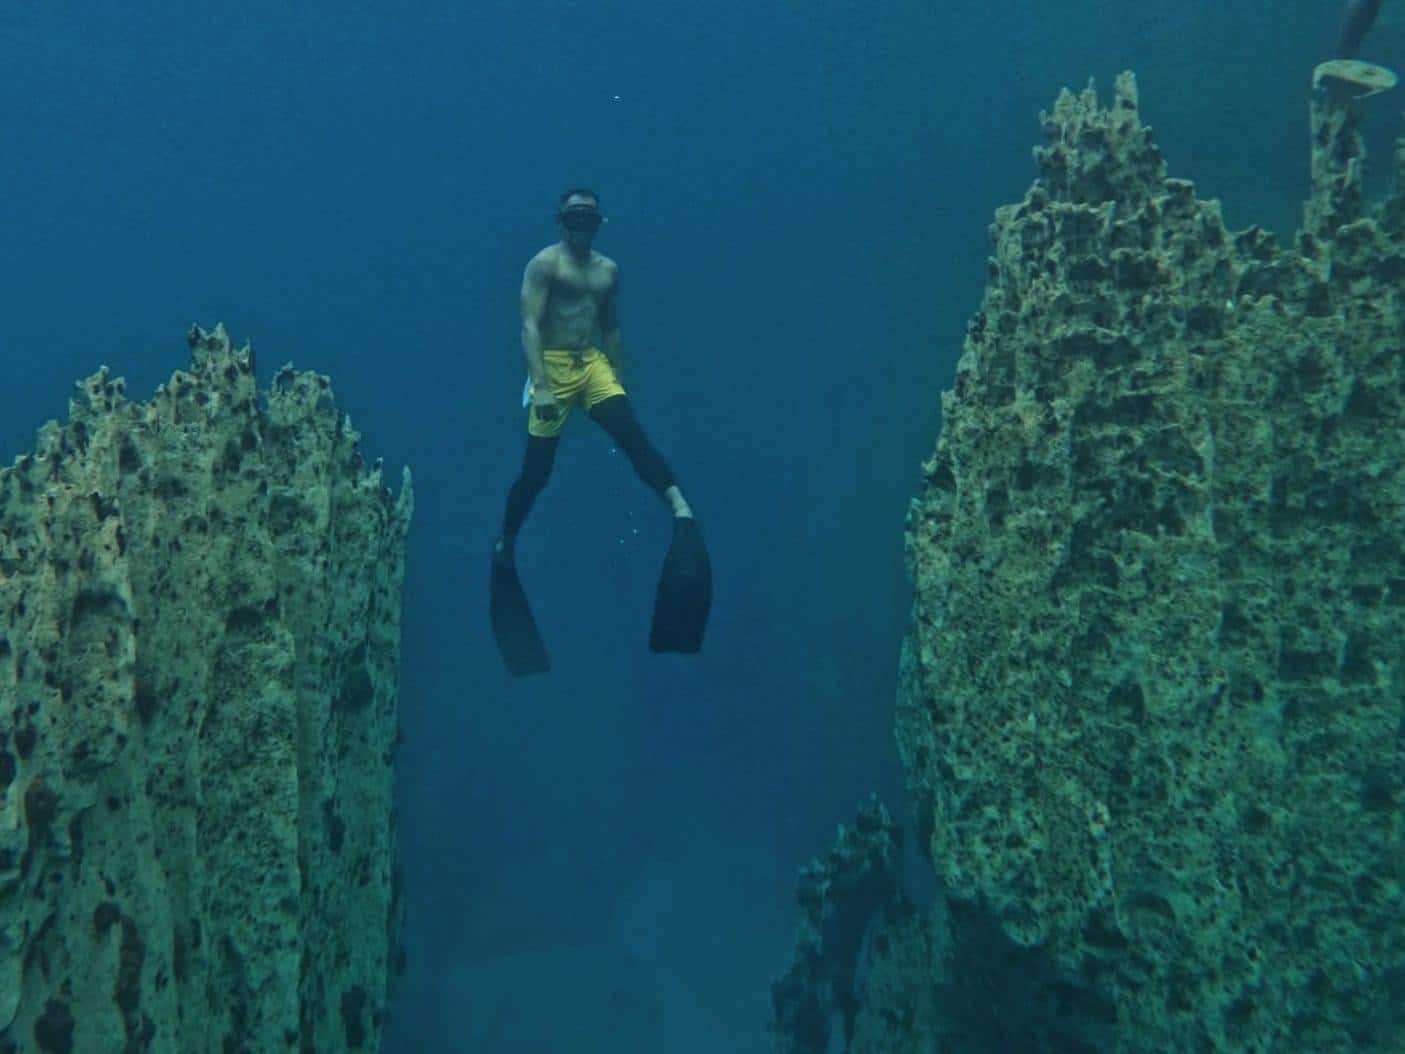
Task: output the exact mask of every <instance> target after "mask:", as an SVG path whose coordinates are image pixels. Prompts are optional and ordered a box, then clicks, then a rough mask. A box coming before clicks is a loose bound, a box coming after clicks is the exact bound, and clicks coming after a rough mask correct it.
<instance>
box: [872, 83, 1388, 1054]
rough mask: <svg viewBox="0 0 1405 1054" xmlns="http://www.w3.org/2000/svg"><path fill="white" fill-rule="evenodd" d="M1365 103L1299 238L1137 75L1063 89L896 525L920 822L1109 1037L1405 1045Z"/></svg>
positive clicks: (904, 740)
mask: <svg viewBox="0 0 1405 1054" xmlns="http://www.w3.org/2000/svg"><path fill="white" fill-rule="evenodd" d="M1356 121H1357V112H1356V111H1355V110H1352V109H1349V108H1346V109H1343V108H1340V106H1339V104H1334V103H1332V102H1331V101H1330V100H1328V99H1326V98H1319V99H1317V100H1316V101H1315V102H1314V103H1313V106H1312V158H1313V162H1312V176H1313V186H1312V196H1311V200H1310V201H1309V203H1308V207H1307V209H1306V215H1305V223H1304V229H1303V231H1302V232H1301V233H1300V235H1299V238H1298V240H1297V244H1296V245H1295V246H1293V247H1290V248H1285V247H1280V246H1279V245H1278V244H1276V242H1275V239H1274V238H1273V237H1272V236H1270V235H1269V234H1267V233H1266V232H1264V231H1262V230H1259V229H1257V228H1251V229H1249V230H1244V231H1238V232H1231V231H1229V230H1227V229H1226V227H1225V224H1224V222H1223V219H1222V217H1221V214H1220V209H1219V206H1218V203H1217V202H1214V201H1205V200H1201V199H1200V198H1198V197H1197V195H1196V192H1195V188H1194V187H1193V186H1192V185H1191V184H1190V183H1188V182H1186V181H1184V180H1180V179H1175V178H1172V177H1169V176H1168V175H1167V173H1166V167H1165V164H1164V162H1163V160H1162V157H1161V155H1160V154H1159V152H1158V150H1157V148H1156V146H1155V145H1154V143H1153V141H1152V137H1151V133H1150V130H1149V129H1148V128H1146V127H1145V126H1144V125H1143V124H1142V123H1141V120H1140V118H1139V115H1138V109H1137V96H1136V88H1135V84H1134V82H1133V80H1132V78H1131V77H1130V75H1123V76H1122V77H1121V78H1119V80H1118V82H1117V85H1116V91H1115V95H1114V98H1113V100H1112V102H1111V104H1110V105H1109V106H1107V107H1103V106H1100V105H1099V103H1098V101H1097V99H1096V97H1095V95H1094V94H1093V92H1092V90H1091V88H1090V89H1089V90H1088V91H1085V92H1083V93H1082V94H1079V95H1074V94H1070V93H1068V92H1065V93H1063V94H1062V95H1061V96H1060V97H1059V99H1058V102H1057V104H1056V105H1055V107H1054V109H1053V112H1052V113H1051V114H1046V115H1044V129H1045V134H1046V138H1047V142H1046V145H1045V146H1044V147H1043V148H1041V149H1039V150H1037V151H1036V158H1037V161H1038V164H1039V168H1040V172H1041V175H1040V178H1039V179H1038V180H1037V182H1036V183H1035V184H1034V186H1033V187H1032V188H1031V189H1030V191H1029V193H1028V194H1027V196H1026V198H1025V200H1024V201H1023V202H1022V203H1020V204H1018V205H1015V206H1011V207H1007V208H1002V209H1001V210H999V212H998V214H997V217H996V222H995V224H994V226H993V228H992V236H993V240H994V253H993V256H992V258H991V261H990V273H989V283H988V287H987V291H986V294H985V298H984V302H983V303H982V305H981V309H980V311H979V312H978V313H977V314H976V316H975V317H974V319H973V321H972V323H971V325H970V328H969V331H968V334H967V337H966V342H965V347H964V351H963V354H962V356H961V359H960V363H959V366H958V368H957V376H956V381H955V387H954V390H952V391H950V392H948V393H946V394H945V395H944V397H943V411H944V412H943V425H942V434H941V437H940V440H939V442H938V445H937V449H936V452H935V454H934V455H933V457H932V458H931V460H930V461H929V462H928V463H927V464H926V465H925V486H924V488H923V489H922V491H921V494H920V496H919V497H918V498H917V500H915V501H914V503H913V505H912V508H911V510H910V513H909V519H908V533H907V542H908V555H909V564H910V570H911V574H912V578H913V581H914V585H915V602H914V605H913V611H912V623H911V629H910V633H909V636H908V639H907V641H906V644H905V647H904V653H903V658H902V671H901V673H902V684H901V688H900V699H899V715H898V729H897V734H898V742H899V746H900V749H901V752H902V756H903V759H904V763H905V765H906V767H907V770H908V774H909V780H910V786H911V789H912V791H913V793H914V795H915V797H916V809H917V813H918V815H919V816H920V817H921V820H922V830H921V832H920V835H921V840H922V842H923V844H924V846H925V847H926V849H927V850H928V851H929V853H930V857H931V860H932V862H933V864H934V866H935V867H936V868H937V870H938V872H939V873H940V876H941V878H942V879H943V882H944V884H945V887H946V889H947V890H948V892H949V894H950V895H951V896H952V897H953V898H954V899H955V900H956V901H957V902H959V903H962V904H966V905H979V906H982V907H983V908H985V909H988V910H989V912H990V913H991V916H992V917H993V919H994V920H995V921H996V923H997V924H998V927H999V929H1000V930H1001V931H1002V932H1003V934H1004V935H1006V936H1007V937H1008V938H1010V939H1011V940H1013V941H1014V942H1015V943H1016V944H1018V945H1021V946H1024V947H1026V948H1029V949H1038V950H1040V951H1041V952H1042V953H1043V954H1045V955H1047V957H1048V959H1049V963H1050V965H1051V968H1053V969H1054V970H1055V971H1056V972H1057V974H1058V976H1059V977H1060V978H1061V980H1060V981H1059V983H1060V984H1062V985H1066V986H1072V987H1073V988H1078V989H1080V990H1081V991H1082V993H1083V996H1086V997H1087V1000H1088V1001H1086V1002H1084V1003H1082V1004H1081V1005H1083V1006H1085V1007H1092V1008H1094V1009H1093V1010H1092V1011H1091V1012H1090V1013H1089V1014H1088V1017H1089V1018H1090V1019H1095V1018H1097V1017H1098V1016H1100V1013H1101V1012H1100V1011H1099V1010H1097V1009H1096V1008H1098V1007H1100V1006H1105V1007H1106V1008H1107V1012H1106V1015H1105V1016H1106V1017H1107V1019H1108V1023H1111V1024H1112V1025H1113V1026H1114V1031H1115V1036H1114V1038H1113V1039H1111V1040H1109V1041H1108V1044H1107V1045H1108V1046H1109V1047H1115V1049H1119V1050H1124V1051H1192V1050H1194V1051H1261V1052H1262V1051H1270V1050H1273V1051H1286V1050H1301V1051H1307V1050H1311V1051H1314V1052H1329V1051H1348V1050H1350V1051H1379V1052H1385V1051H1393V1052H1398V1051H1400V1050H1401V1046H1400V1042H1401V1041H1400V1037H1401V1036H1402V1035H1405V924H1402V921H1401V920H1402V919H1405V818H1402V805H1405V649H1403V648H1402V644H1401V642H1402V641H1405V456H1402V455H1405V440H1403V439H1402V436H1405V140H1402V142H1401V145H1400V148H1399V149H1398V150H1397V153H1396V158H1395V165H1396V176H1397V182H1396V187H1395V190H1394V192H1393V194H1392V196H1391V197H1390V198H1389V200H1387V201H1385V202H1383V203H1380V204H1378V205H1375V206H1372V205H1371V204H1370V203H1368V202H1365V201H1364V200H1363V197H1362V193H1361V159H1362V147H1361V141H1360V137H1359V136H1358V135H1357V133H1356ZM950 953H951V950H950V949H948V954H950ZM959 954H960V955H962V956H965V957H966V958H967V960H968V962H970V961H974V960H973V959H972V958H971V957H972V956H979V954H980V950H979V949H978V948H975V949H971V948H967V949H960V950H959ZM932 969H933V970H934V971H935V970H936V969H937V967H936V966H933V967H932ZM1070 990H1072V989H1070ZM1083 996H1080V997H1079V998H1080V999H1082V998H1083ZM853 1049H855V1050H859V1049H861V1048H859V1047H858V1046H855V1047H854V1048H853ZM862 1049H869V1050H877V1049H894V1050H897V1049H904V1050H913V1051H916V1050H919V1049H920V1050H926V1049H928V1048H927V1047H925V1046H923V1047H919V1046H916V1045H912V1046H906V1047H900V1046H892V1047H879V1046H876V1045H875V1046H871V1047H866V1048H862ZM933 1049H936V1048H933ZM1029 1049H1034V1048H1032V1047H1031V1048H1029ZM1079 1049H1084V1048H1079ZM1088 1049H1101V1044H1098V1045H1094V1044H1093V1043H1092V1041H1089V1046H1088Z"/></svg>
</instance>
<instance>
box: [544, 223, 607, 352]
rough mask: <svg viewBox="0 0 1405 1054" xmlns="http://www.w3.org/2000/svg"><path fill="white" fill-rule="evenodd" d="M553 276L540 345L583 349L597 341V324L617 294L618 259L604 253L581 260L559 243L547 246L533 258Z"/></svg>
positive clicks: (570, 349)
mask: <svg viewBox="0 0 1405 1054" xmlns="http://www.w3.org/2000/svg"><path fill="white" fill-rule="evenodd" d="M532 263H533V264H538V265H540V266H542V268H543V269H544V270H545V271H546V273H547V274H548V275H549V276H550V292H549V293H548V294H547V298H546V307H545V309H544V311H543V313H542V319H541V323H540V329H541V346H542V347H543V348H547V349H550V348H559V349H562V350H565V351H584V350H585V349H586V348H589V347H591V346H592V345H593V344H594V343H595V332H596V327H597V324H598V323H599V322H600V320H601V313H602V311H603V310H604V309H605V307H606V305H607V302H608V300H609V298H610V296H611V295H612V294H613V293H614V289H615V277H616V272H617V268H616V266H615V261H613V260H611V259H610V258H609V257H608V256H605V255H604V254H602V253H598V252H595V251H594V250H592V251H591V253H590V259H589V260H579V259H577V258H575V257H574V256H572V255H571V253H570V252H568V251H566V250H565V249H563V248H562V247H561V246H560V245H548V246H547V247H546V248H545V249H543V250H542V251H541V252H539V253H537V255H536V257H535V258H534V259H533V261H532Z"/></svg>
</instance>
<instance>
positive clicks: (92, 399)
mask: <svg viewBox="0 0 1405 1054" xmlns="http://www.w3.org/2000/svg"><path fill="white" fill-rule="evenodd" d="M190 339H191V345H192V349H193V361H192V364H191V367H190V369H189V371H188V372H187V371H180V372H177V373H176V374H175V375H174V376H173V377H172V378H171V380H170V383H168V384H166V385H164V386H163V387H162V388H161V389H159V390H158V392H157V394H156V396H155V398H153V399H152V400H151V401H150V402H147V403H133V402H129V401H128V400H127V399H126V397H125V395H124V392H123V385H122V382H121V381H120V380H115V379H113V378H111V377H109V376H108V374H107V371H106V370H103V371H101V372H99V373H98V374H96V375H95V376H93V377H91V378H89V379H88V380H87V381H85V382H83V383H81V384H79V385H78V386H77V392H76V395H75V397H74V398H73V400H72V403H71V413H70V420H69V422H68V423H67V424H66V425H63V426H59V425H57V424H54V423H50V424H48V425H46V426H45V427H44V428H43V429H41V431H40V434H39V442H38V449H37V450H36V451H35V453H33V454H30V455H26V456H24V457H22V458H20V459H19V460H18V461H17V462H16V463H15V464H14V466H13V467H11V468H6V469H0V1049H18V1050H22V1051H35V1052H50V1051H73V1052H75V1054H106V1052H112V1054H133V1052H152V1054H192V1052H199V1054H205V1052H209V1054H228V1052H230V1051H248V1052H254V1051H259V1052H263V1051H274V1050H291V1051H301V1052H308V1051H314V1050H315V1051H317V1052H319V1054H322V1052H327V1051H342V1050H352V1049H355V1050H365V1051H371V1050H374V1049H376V1047H377V1045H378V1042H379V1036H380V1031H381V1028H380V1026H381V1020H382V1014H383V1010H384V1007H385V1004H386V1000H387V993H388V989H389V985H390V982H391V979H392V977H393V976H394V974H395V969H396V958H397V946H398V936H399V929H400V918H401V905H400V896H399V888H398V882H397V880H396V878H395V835H394V822H393V816H392V783H393V771H392V764H393V754H394V748H395V742H396V736H397V709H396V707H397V695H398V667H399V622H400V583H401V575H402V566H403V547H404V546H403V542H404V535H405V531H406V528H407V526H408V523H409V518H410V512H411V504H412V502H411V495H410V489H409V486H408V483H409V477H408V473H407V474H406V476H405V485H404V486H402V488H401V492H400V496H399V498H398V499H396V498H392V497H391V495H390V493H389V492H388V491H387V490H386V488H385V486H384V485H383V483H382V481H381V473H380V469H379V467H378V466H377V467H374V468H370V469H368V468H367V467H366V466H365V465H363V464H362V460H361V456H360V454H359V453H358V452H357V435H356V433H355V432H354V431H352V430H351V427H350V422H349V421H348V420H347V419H346V418H345V417H344V415H342V414H340V413H338V412H337V410H336V408H335V405H334V403H333V400H332V395H331V390H330V388H329V386H328V383H327V381H326V379H325V378H323V377H318V376H316V375H313V374H305V373H295V372H293V371H292V370H291V369H285V370H284V371H283V372H282V373H280V374H278V376H277V377H276V378H275V379H274V383H273V386H272V389H271V390H270V391H269V392H268V393H267V394H266V396H261V395H260V394H259V393H258V392H257V390H256V388H255V382H254V374H253V356H252V353H251V352H250V351H249V350H248V349H243V350H236V349H233V348H231V347H230V343H229V340H228V338H227V337H226V336H225V333H224V331H223V329H222V328H219V329H216V330H215V331H214V332H213V333H205V332H203V331H201V330H199V329H196V330H194V331H192V333H191V338H190ZM7 1044H8V1046H7Z"/></svg>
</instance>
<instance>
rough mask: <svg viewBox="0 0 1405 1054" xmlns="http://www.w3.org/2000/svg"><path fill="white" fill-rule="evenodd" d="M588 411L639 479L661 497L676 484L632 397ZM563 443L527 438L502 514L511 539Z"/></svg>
mask: <svg viewBox="0 0 1405 1054" xmlns="http://www.w3.org/2000/svg"><path fill="white" fill-rule="evenodd" d="M589 412H590V416H591V418H593V419H594V421H595V422H596V424H598V425H600V427H601V428H603V429H605V431H606V432H608V433H609V434H610V438H611V439H613V440H614V441H615V445H616V446H618V447H619V448H620V449H621V450H623V451H624V452H625V454H626V455H627V456H628V457H629V462H630V464H632V465H633V466H634V471H636V472H638V473H639V478H640V479H642V480H643V481H644V482H645V483H647V484H648V485H649V486H650V487H651V488H652V489H653V490H654V491H656V492H657V493H658V494H659V496H660V497H662V496H663V492H664V491H666V490H668V488H669V487H671V486H673V484H674V480H673V472H672V470H671V469H669V467H668V462H666V461H665V460H664V459H663V456H662V455H661V454H660V453H659V452H658V450H656V449H655V448H654V444H653V443H651V442H649V437H648V436H646V435H645V434H644V430H643V429H642V428H640V427H639V421H638V420H637V419H636V418H635V416H634V407H632V406H631V405H630V403H629V397H628V396H624V395H612V396H610V397H609V398H608V399H602V400H600V402H598V403H596V404H595V405H594V406H593V407H591V409H590V411H589ZM560 442H561V438H560V436H552V437H545V436H534V435H529V436H528V437H527V455H526V457H525V458H524V459H523V461H522V474H521V475H520V476H518V477H517V481H516V482H515V483H513V484H512V490H510V491H509V492H508V495H507V512H506V513H505V514H504V515H503V524H502V531H503V534H505V535H507V536H508V537H511V536H512V535H514V534H516V533H517V531H518V529H519V528H521V526H522V521H524V520H525V519H526V518H527V513H528V512H530V511H531V509H532V503H533V502H534V501H536V500H537V495H538V494H540V493H541V492H542V488H543V487H545V486H546V481H547V479H549V478H550V476H551V466H552V464H553V463H554V462H555V461H556V447H557V445H558V444H559V443H560Z"/></svg>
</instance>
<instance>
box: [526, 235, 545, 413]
mask: <svg viewBox="0 0 1405 1054" xmlns="http://www.w3.org/2000/svg"><path fill="white" fill-rule="evenodd" d="M550 292H551V271H550V269H549V265H548V264H547V262H546V260H544V259H543V258H542V257H541V255H540V254H538V255H537V256H534V257H532V259H531V261H530V262H529V263H528V264H527V270H526V272H525V273H524V274H523V275H522V297H521V301H522V354H524V355H525V356H526V357H527V375H528V376H530V377H531V378H532V384H533V385H534V386H535V387H536V388H537V389H538V390H539V391H544V392H550V391H551V385H549V384H548V383H547V379H546V366H545V364H544V363H543V362H542V333H541V321H542V318H543V317H544V316H545V314H546V298H547V295H548V294H549V293H550Z"/></svg>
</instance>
